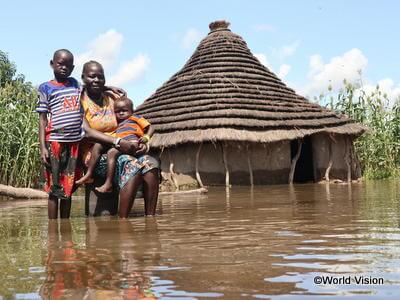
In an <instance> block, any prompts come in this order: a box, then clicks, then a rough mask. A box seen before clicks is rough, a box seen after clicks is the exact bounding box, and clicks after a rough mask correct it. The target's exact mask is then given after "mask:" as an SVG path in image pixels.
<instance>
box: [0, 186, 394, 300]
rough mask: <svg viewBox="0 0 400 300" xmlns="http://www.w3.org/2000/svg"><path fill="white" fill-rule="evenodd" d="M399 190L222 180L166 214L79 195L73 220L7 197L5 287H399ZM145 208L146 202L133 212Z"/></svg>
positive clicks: (56, 291)
mask: <svg viewBox="0 0 400 300" xmlns="http://www.w3.org/2000/svg"><path fill="white" fill-rule="evenodd" d="M399 193H400V186H399V184H398V183H397V182H394V181H380V182H367V183H363V184H353V185H333V184H331V185H325V184H323V185H318V184H304V185H294V186H287V185H285V186H266V187H255V188H247V187H234V188H231V189H228V190H226V189H225V188H212V189H211V190H210V192H209V194H208V195H204V196H193V195H180V196H165V197H163V198H162V199H161V202H160V209H159V211H162V215H160V216H157V217H156V218H145V217H133V218H131V219H128V220H119V219H117V218H114V217H108V218H104V217H102V218H90V219H86V218H83V217H82V214H83V203H82V199H80V198H77V199H74V200H75V202H74V203H73V214H72V215H73V217H72V218H71V220H67V221H59V222H48V221H47V216H46V206H45V205H42V206H33V205H31V204H29V203H28V202H27V203H25V204H26V205H25V206H14V207H12V206H7V204H4V203H2V206H1V207H2V209H1V211H0V217H1V218H0V234H1V235H0V242H1V244H2V245H3V249H2V251H3V256H4V258H3V259H2V260H1V262H0V268H1V271H0V272H1V275H2V277H3V278H4V280H2V281H1V282H0V295H1V296H2V297H3V298H6V299H8V298H24V299H26V298H29V299H31V298H38V299H39V298H44V299H55V298H62V297H64V298H66V299H82V298H85V299H155V298H157V299H207V298H224V299H243V298H244V299H246V298H249V299H250V298H252V299H254V298H258V299H281V298H300V299H309V298H315V299H320V298H321V296H324V299H325V298H327V299H330V298H333V299H342V298H348V297H352V298H353V299H355V298H354V297H356V298H357V299H358V298H359V297H372V298H373V299H390V298H393V299H395V298H396V299H397V298H398V296H399V294H400V292H398V288H397V285H398V284H399V283H400V274H399V270H400V250H399V249H400V248H399V246H400V230H399V225H400V224H399V222H400V221H399V216H400V207H399V206H400V204H399ZM142 210H143V208H142V204H141V203H140V202H139V205H137V206H135V208H134V214H133V215H134V216H140V215H141V214H142ZM317 276H320V277H323V278H336V279H338V278H341V277H344V278H347V277H350V279H351V282H349V283H342V284H340V283H336V284H328V283H322V284H321V283H315V282H314V280H315V278H316V277H317ZM361 277H362V278H371V279H374V278H377V279H379V278H382V280H383V283H382V284H381V283H378V284H365V282H364V284H359V283H357V282H356V281H355V280H356V278H361Z"/></svg>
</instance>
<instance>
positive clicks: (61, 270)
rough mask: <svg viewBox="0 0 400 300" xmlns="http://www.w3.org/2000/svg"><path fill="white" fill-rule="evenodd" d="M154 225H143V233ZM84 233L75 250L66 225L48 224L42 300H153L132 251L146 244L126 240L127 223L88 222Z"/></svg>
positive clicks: (129, 230) (131, 234) (128, 233)
mask: <svg viewBox="0 0 400 300" xmlns="http://www.w3.org/2000/svg"><path fill="white" fill-rule="evenodd" d="M155 225H156V224H155V222H154V219H153V220H150V219H146V222H145V228H146V230H153V227H154V226H155ZM75 229H77V228H75ZM82 229H83V228H79V229H78V230H82ZM146 230H145V231H146ZM85 231H86V241H85V244H79V243H77V242H75V241H74V238H73V230H72V225H71V222H70V221H69V220H61V221H50V222H49V226H48V240H47V253H46V255H45V261H44V265H45V273H46V276H45V277H46V279H45V281H44V283H43V284H42V286H41V287H40V293H39V294H40V296H41V297H42V299H61V298H65V299H154V297H153V296H152V295H151V292H150V291H149V287H150V278H149V277H148V276H145V274H144V273H143V272H140V270H141V269H140V263H138V260H137V253H138V250H137V249H136V248H137V247H138V248H139V253H142V252H143V251H141V250H140V248H141V247H145V246H146V245H145V244H146V243H142V242H141V243H139V241H138V240H132V238H133V237H134V236H135V235H134V232H133V229H132V224H131V223H130V222H129V220H118V219H96V218H91V219H87V220H86V222H85ZM111 237H112V238H111ZM136 242H137V243H136ZM153 259H154V260H157V257H153ZM155 263H156V261H155ZM138 270H139V271H138Z"/></svg>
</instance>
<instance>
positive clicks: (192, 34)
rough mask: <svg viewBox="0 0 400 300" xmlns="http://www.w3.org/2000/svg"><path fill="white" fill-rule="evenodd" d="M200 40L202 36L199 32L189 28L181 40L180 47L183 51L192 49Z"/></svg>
mask: <svg viewBox="0 0 400 300" xmlns="http://www.w3.org/2000/svg"><path fill="white" fill-rule="evenodd" d="M201 38H202V34H201V32H200V31H198V30H197V29H195V28H189V29H188V30H187V31H186V32H185V34H184V36H183V38H182V47H183V48H184V49H190V48H193V47H194V46H197V44H198V43H199V42H200V40H201Z"/></svg>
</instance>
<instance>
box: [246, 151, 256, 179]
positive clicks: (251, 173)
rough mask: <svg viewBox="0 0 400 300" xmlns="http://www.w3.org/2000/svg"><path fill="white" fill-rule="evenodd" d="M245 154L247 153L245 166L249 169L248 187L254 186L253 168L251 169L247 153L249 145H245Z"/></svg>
mask: <svg viewBox="0 0 400 300" xmlns="http://www.w3.org/2000/svg"><path fill="white" fill-rule="evenodd" d="M246 152H247V165H248V167H249V175H250V185H251V186H253V185H254V178H253V168H252V167H251V160H250V153H249V145H248V144H246Z"/></svg>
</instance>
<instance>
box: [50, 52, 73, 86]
mask: <svg viewBox="0 0 400 300" xmlns="http://www.w3.org/2000/svg"><path fill="white" fill-rule="evenodd" d="M50 66H51V67H52V69H53V72H54V77H55V78H56V79H57V80H58V81H64V80H66V79H67V78H68V77H69V75H71V73H72V71H73V70H74V56H73V55H72V53H71V51H69V50H67V49H59V50H57V51H56V52H54V54H53V59H52V60H51V61H50Z"/></svg>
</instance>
